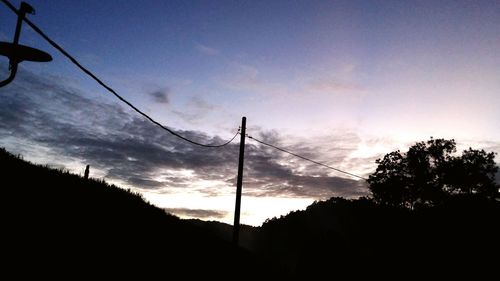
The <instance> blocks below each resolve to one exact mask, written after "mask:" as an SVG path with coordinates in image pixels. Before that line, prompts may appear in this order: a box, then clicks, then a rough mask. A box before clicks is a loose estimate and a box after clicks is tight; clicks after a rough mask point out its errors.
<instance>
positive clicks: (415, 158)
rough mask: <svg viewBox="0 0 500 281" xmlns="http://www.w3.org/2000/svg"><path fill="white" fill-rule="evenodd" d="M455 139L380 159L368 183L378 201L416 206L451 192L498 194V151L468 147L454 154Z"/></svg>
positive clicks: (429, 142)
mask: <svg viewBox="0 0 500 281" xmlns="http://www.w3.org/2000/svg"><path fill="white" fill-rule="evenodd" d="M455 152H456V143H455V141H454V140H445V139H433V138H431V139H430V140H429V141H427V142H418V143H416V144H415V145H413V146H411V147H410V148H409V149H408V151H407V152H406V153H401V152H400V151H399V150H398V151H394V152H391V153H389V154H386V155H385V156H384V158H383V159H377V160H376V163H377V164H378V167H377V170H376V171H375V173H373V174H372V175H370V177H369V179H368V183H369V184H370V191H371V192H372V195H373V198H374V199H375V201H377V202H378V203H382V204H386V205H391V206H402V207H407V208H413V207H414V206H415V205H435V204H436V203H439V202H442V200H443V199H444V198H446V197H447V196H449V195H450V194H458V193H464V194H477V195H481V196H485V197H489V198H491V197H494V196H496V195H497V192H498V186H497V185H496V184H495V173H496V172H497V170H498V167H497V166H496V165H495V161H494V158H495V154H494V153H493V152H490V153H487V152H485V151H484V150H474V149H472V148H469V149H468V150H465V151H463V153H462V155H461V156H454V155H453V153H455Z"/></svg>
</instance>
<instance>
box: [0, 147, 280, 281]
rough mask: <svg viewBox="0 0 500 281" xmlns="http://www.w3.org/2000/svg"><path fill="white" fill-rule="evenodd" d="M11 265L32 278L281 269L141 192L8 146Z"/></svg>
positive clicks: (0, 160) (248, 273) (3, 162)
mask: <svg viewBox="0 0 500 281" xmlns="http://www.w3.org/2000/svg"><path fill="white" fill-rule="evenodd" d="M0 169H1V171H2V173H1V175H2V185H1V186H2V196H1V198H2V199H1V200H2V209H3V212H2V233H3V238H2V256H3V260H4V261H5V263H4V268H5V269H8V270H11V271H12V272H13V273H14V274H15V275H14V276H16V277H18V278H22V277H27V276H31V275H33V276H36V277H41V276H49V277H50V276H67V275H66V274H67V273H68V272H70V273H71V274H72V275H74V274H76V276H79V277H82V276H83V277H85V276H86V277H97V276H98V277H112V278H121V277H129V278H130V277H140V278H148V277H165V278H167V279H169V278H174V276H176V278H178V279H184V278H194V277H200V276H203V277H204V278H211V277H214V278H217V279H226V278H227V279H229V278H230V277H231V276H233V274H237V273H238V274H241V273H244V276H245V278H253V277H256V276H260V275H269V274H271V275H273V274H274V271H273V270H272V269H271V268H270V267H269V266H268V265H265V264H262V263H261V262H259V261H258V260H257V259H256V258H255V256H254V255H253V254H251V253H250V252H249V251H247V250H244V249H242V248H237V247H235V246H233V245H232V244H231V243H229V242H226V241H224V239H221V238H219V237H216V236H215V235H212V234H211V233H210V232H209V231H206V230H204V229H203V228H202V227H200V226H197V225H194V224H192V223H189V222H188V221H184V220H181V219H179V218H177V217H175V216H173V215H169V214H167V213H165V212H164V210H162V209H160V208H157V207H155V206H153V205H151V204H149V203H147V202H145V201H144V200H143V198H142V197H141V196H140V195H139V194H137V193H134V192H131V191H128V190H124V189H121V188H118V187H116V186H113V185H109V184H107V183H105V182H104V181H101V180H95V179H84V178H82V177H80V176H78V175H74V174H70V173H69V172H67V171H62V170H55V169H50V168H48V167H46V166H40V165H34V164H31V163H29V162H26V161H24V160H22V159H20V158H19V157H16V156H14V155H12V154H10V153H8V152H7V151H5V150H4V149H1V150H0Z"/></svg>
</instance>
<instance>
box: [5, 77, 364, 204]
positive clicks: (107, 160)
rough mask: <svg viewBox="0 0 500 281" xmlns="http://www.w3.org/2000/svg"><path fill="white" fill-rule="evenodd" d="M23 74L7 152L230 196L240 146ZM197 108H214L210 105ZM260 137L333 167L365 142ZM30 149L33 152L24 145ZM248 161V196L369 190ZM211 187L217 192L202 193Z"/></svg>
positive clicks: (10, 102)
mask: <svg viewBox="0 0 500 281" xmlns="http://www.w3.org/2000/svg"><path fill="white" fill-rule="evenodd" d="M18 75H19V76H18V77H17V79H16V80H15V81H14V82H13V83H12V84H11V85H9V86H7V87H5V88H4V89H5V91H3V93H2V98H1V100H0V145H1V146H7V149H8V150H11V151H12V150H13V152H17V151H18V149H17V148H16V147H17V146H18V145H16V143H29V144H31V152H33V153H34V152H35V151H43V153H45V154H46V155H52V156H53V157H52V159H50V162H51V163H57V162H58V161H57V157H58V155H60V156H61V157H60V161H63V160H62V159H75V161H79V162H81V163H87V164H90V165H91V168H92V169H97V170H99V171H101V174H104V175H105V177H106V178H109V179H114V180H119V181H121V182H124V183H126V184H127V185H129V186H133V187H135V188H139V189H154V190H155V191H157V192H164V193H170V192H182V191H183V190H185V191H187V190H191V191H192V190H194V189H196V191H197V192H201V193H204V194H206V195H207V196H216V195H217V194H224V193H227V190H228V188H231V187H232V186H234V185H235V182H236V180H235V178H236V172H237V171H236V170H237V168H236V165H237V162H238V151H239V145H238V144H237V143H232V144H229V145H228V146H226V147H224V148H221V149H209V148H203V147H197V146H193V145H191V144H189V143H187V142H185V141H183V140H180V139H178V138H176V137H174V136H172V135H170V134H169V133H168V132H166V131H164V130H162V129H161V128H159V127H157V126H155V125H153V124H152V123H151V122H149V121H148V120H146V119H144V118H142V117H141V116H139V115H137V114H135V113H134V112H132V111H131V110H128V109H127V108H124V107H122V106H121V105H120V104H119V103H118V102H117V103H106V102H103V101H102V100H100V99H97V98H96V99H91V98H89V97H88V96H87V95H85V93H83V92H81V91H80V90H78V89H75V88H73V87H71V86H69V85H68V84H67V83H65V82H64V80H61V79H59V78H58V77H55V76H54V77H49V79H48V78H47V77H43V78H41V77H39V76H37V75H35V74H33V73H30V72H26V71H24V70H22V69H21V71H20V73H19V74H18ZM193 103H194V104H197V106H198V107H200V108H205V107H206V108H209V109H211V106H210V105H209V104H206V103H204V101H203V100H194V101H193ZM177 132H178V133H179V134H181V135H183V136H185V137H187V138H189V139H193V140H195V141H199V142H203V143H212V144H217V143H222V142H223V141H225V138H226V137H230V136H225V137H224V138H222V137H220V136H207V135H206V134H204V133H202V132H199V131H182V130H177ZM255 132H256V135H255V137H259V138H260V139H262V140H264V141H266V142H270V143H273V144H277V145H280V146H284V147H285V148H289V149H291V150H293V151H294V152H296V153H299V154H301V155H304V156H307V157H311V158H312V159H317V160H320V161H326V163H327V164H331V163H334V164H335V165H334V166H336V165H340V164H341V163H343V162H345V160H346V159H347V157H348V156H349V154H350V153H351V152H352V151H353V150H354V149H355V148H356V147H355V143H357V142H359V138H357V136H356V135H355V134H352V133H345V132H344V133H339V134H338V135H337V136H335V137H331V138H325V139H324V142H327V143H336V144H339V146H340V147H344V149H336V150H335V151H331V150H329V149H327V148H326V147H332V146H331V145H330V146H327V145H324V143H321V142H320V141H318V140H316V142H310V144H309V145H307V144H306V143H307V142H305V141H301V140H300V139H296V138H295V139H291V138H289V137H287V136H282V135H280V134H278V133H277V132H275V131H265V132H264V131H254V133H255ZM228 134H229V133H228ZM7 140H8V141H7ZM346 143H347V144H351V146H349V145H346ZM23 149H25V150H29V149H28V148H27V147H24V146H23ZM40 153H41V152H40ZM245 155H246V156H245V177H244V186H245V188H244V192H245V194H246V195H251V196H258V197H265V196H267V197H269V196H289V197H310V198H315V199H326V198H329V197H331V196H344V197H357V196H360V195H366V192H367V189H366V185H365V184H364V183H363V182H362V181H358V180H355V179H350V178H345V177H343V176H342V175H339V174H336V173H334V172H333V171H331V170H328V169H324V168H322V167H319V166H317V165H314V164H312V163H309V162H304V161H302V160H300V159H296V158H294V157H292V156H290V155H288V154H284V153H282V152H280V151H277V150H275V149H271V148H268V147H264V146H261V145H259V144H257V143H255V142H253V143H252V141H251V140H248V142H247V146H246V154H245ZM325 155H329V157H328V158H325ZM63 156H64V157H63ZM64 161H66V160H64ZM342 165H344V164H342ZM207 182H210V183H211V184H210V186H205V187H204V188H200V187H196V186H199V185H203V184H204V183H207Z"/></svg>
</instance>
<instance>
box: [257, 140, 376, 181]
mask: <svg viewBox="0 0 500 281" xmlns="http://www.w3.org/2000/svg"><path fill="white" fill-rule="evenodd" d="M247 138H249V139H252V140H254V141H256V142H258V143H260V144H263V145H266V146H269V147H272V148H274V149H277V150H279V151H281V152H285V153H288V154H290V155H293V156H295V157H297V158H300V159H302V160H306V161H309V162H312V163H314V164H316V165H320V166H323V167H325V168H328V169H331V170H334V171H337V172H339V173H343V174H346V175H349V176H351V177H355V178H359V179H362V180H368V179H367V178H364V177H362V176H358V175H355V174H353V173H349V172H346V171H342V170H340V169H337V168H334V167H332V166H329V165H326V164H324V163H321V162H318V161H315V160H312V159H310V158H307V157H304V156H301V155H299V154H296V153H293V152H291V151H288V150H286V149H283V148H280V147H277V146H275V145H272V144H269V143H266V142H264V141H261V140H259V139H256V138H254V137H252V136H249V135H247Z"/></svg>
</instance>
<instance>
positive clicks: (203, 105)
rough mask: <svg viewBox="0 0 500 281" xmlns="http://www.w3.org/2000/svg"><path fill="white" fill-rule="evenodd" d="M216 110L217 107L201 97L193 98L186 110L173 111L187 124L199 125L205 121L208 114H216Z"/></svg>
mask: <svg viewBox="0 0 500 281" xmlns="http://www.w3.org/2000/svg"><path fill="white" fill-rule="evenodd" d="M216 109H217V107H216V106H215V105H213V104H211V103H209V102H207V101H206V100H204V99H202V98H200V97H192V98H191V99H190V100H189V102H188V103H187V104H186V109H185V110H183V111H180V110H172V112H173V113H174V114H176V115H177V116H179V117H180V118H181V119H182V120H184V121H186V122H189V123H197V122H198V121H202V120H204V119H205V117H206V116H207V115H208V114H210V113H212V112H214V111H215V110H216Z"/></svg>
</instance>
